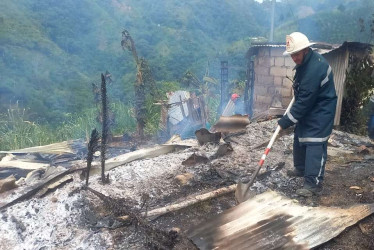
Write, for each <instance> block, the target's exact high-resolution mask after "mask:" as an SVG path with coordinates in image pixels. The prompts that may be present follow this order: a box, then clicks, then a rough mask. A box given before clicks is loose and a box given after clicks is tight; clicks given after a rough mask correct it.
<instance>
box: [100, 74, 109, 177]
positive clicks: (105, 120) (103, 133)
mask: <svg viewBox="0 0 374 250" xmlns="http://www.w3.org/2000/svg"><path fill="white" fill-rule="evenodd" d="M101 104H102V114H103V121H102V130H101V180H102V182H103V183H107V182H108V181H109V180H108V178H107V179H106V178H105V174H104V172H105V156H106V147H107V142H108V133H109V122H108V101H107V94H106V82H105V76H104V74H101Z"/></svg>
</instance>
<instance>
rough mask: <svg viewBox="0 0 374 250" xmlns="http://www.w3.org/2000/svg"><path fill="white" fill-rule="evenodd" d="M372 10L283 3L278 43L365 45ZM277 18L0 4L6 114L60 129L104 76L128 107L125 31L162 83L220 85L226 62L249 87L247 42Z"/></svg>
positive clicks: (263, 10)
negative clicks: (297, 36) (20, 113)
mask: <svg viewBox="0 0 374 250" xmlns="http://www.w3.org/2000/svg"><path fill="white" fill-rule="evenodd" d="M372 6H373V4H372V3H371V1H368V0H361V1H354V0H350V1H349V0H331V1H326V0H318V1H306V0H305V1H296V0H289V1H281V2H277V8H276V18H275V25H276V29H275V31H276V32H275V40H277V41H280V42H282V41H283V40H284V36H285V34H286V33H289V32H291V31H295V30H300V31H302V32H305V33H306V34H310V38H311V39H313V40H320V41H326V42H342V41H345V40H359V41H366V40H368V39H369V38H370V28H369V25H368V22H370V20H371V19H370V18H371V14H372V13H374V10H373V8H372ZM270 10H271V5H270V1H264V2H263V3H262V4H260V3H258V2H256V1H254V0H235V1H227V0H219V1H217V0H205V1H199V0H189V1H172V0H163V1H154V0H111V1H109V0H79V1H77V0H63V1H61V0H60V1H57V0H43V1H40V0H17V1H14V0H2V1H1V2H0V94H1V95H0V108H1V111H0V113H6V109H7V108H9V107H10V106H11V105H15V104H17V103H18V105H21V106H22V107H25V108H28V109H30V114H32V115H31V117H30V119H32V120H38V121H47V122H48V123H52V124H57V123H59V122H61V121H62V120H63V119H64V117H65V116H66V114H69V113H76V112H82V111H83V110H85V109H86V108H87V107H90V106H92V104H93V98H92V92H91V84H92V83H99V82H100V73H103V72H105V71H106V70H108V71H109V72H110V73H111V74H112V79H113V83H112V84H111V85H110V87H109V91H110V98H111V100H119V101H121V102H123V103H131V102H132V100H133V95H134V94H133V87H132V86H133V83H134V81H135V72H136V70H135V65H134V61H133V58H132V56H131V54H130V53H129V52H127V51H123V50H122V48H121V46H120V41H121V32H122V30H123V29H127V30H128V31H129V32H130V34H131V35H132V37H133V39H134V41H135V44H136V48H137V52H138V54H139V56H141V57H144V58H146V59H147V60H148V62H149V65H150V67H151V69H152V72H153V75H154V77H155V79H156V81H158V82H159V84H161V83H162V82H164V81H165V82H171V81H179V79H181V77H182V75H183V73H184V72H186V71H187V70H190V71H192V72H193V73H195V74H196V75H197V76H198V77H199V78H202V77H203V75H204V73H205V72H206V67H207V65H208V62H209V72H210V74H211V76H213V77H217V78H219V63H220V60H222V59H225V60H228V61H229V66H230V71H229V78H230V80H234V79H236V78H241V79H242V80H243V79H244V77H245V75H244V73H243V72H244V71H245V67H246V65H245V64H246V62H245V59H244V55H245V52H246V49H247V48H248V46H249V45H250V37H268V36H269V27H270ZM305 10H308V11H305ZM309 12H310V13H311V14H310V15H308V16H306V17H299V16H298V15H299V14H300V13H309ZM359 17H363V18H364V22H365V24H366V30H364V31H363V32H359V30H360V27H359V25H358V24H357V23H358V19H359Z"/></svg>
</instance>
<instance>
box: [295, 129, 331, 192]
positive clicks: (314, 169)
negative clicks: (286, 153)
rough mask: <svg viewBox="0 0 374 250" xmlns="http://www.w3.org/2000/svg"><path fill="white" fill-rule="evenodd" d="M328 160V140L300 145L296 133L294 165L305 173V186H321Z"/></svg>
mask: <svg viewBox="0 0 374 250" xmlns="http://www.w3.org/2000/svg"><path fill="white" fill-rule="evenodd" d="M326 160H327V142H324V143H321V144H306V145H305V144H304V145H300V143H299V138H298V137H297V135H296V134H295V136H294V142H293V162H294V167H295V168H296V169H297V170H300V171H301V172H303V173H304V186H309V187H316V186H321V185H322V181H323V176H324V174H325V164H326Z"/></svg>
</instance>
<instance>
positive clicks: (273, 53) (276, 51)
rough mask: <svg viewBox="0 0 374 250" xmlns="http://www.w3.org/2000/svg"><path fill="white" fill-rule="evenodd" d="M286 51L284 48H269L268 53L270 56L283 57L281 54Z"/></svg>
mask: <svg viewBox="0 0 374 250" xmlns="http://www.w3.org/2000/svg"><path fill="white" fill-rule="evenodd" d="M285 50H286V47H276V48H271V51H270V56H274V57H275V56H279V57H281V56H283V52H284V51H285Z"/></svg>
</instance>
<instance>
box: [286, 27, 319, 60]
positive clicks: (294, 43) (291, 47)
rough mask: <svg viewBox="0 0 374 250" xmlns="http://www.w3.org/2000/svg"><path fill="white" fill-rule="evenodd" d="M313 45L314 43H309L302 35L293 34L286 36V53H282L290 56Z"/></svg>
mask: <svg viewBox="0 0 374 250" xmlns="http://www.w3.org/2000/svg"><path fill="white" fill-rule="evenodd" d="M313 44H315V43H311V42H309V39H308V38H307V37H306V35H304V34H303V33H300V32H293V33H291V34H290V35H287V36H286V51H285V52H283V55H284V56H287V55H292V54H294V53H296V52H299V51H300V50H302V49H305V48H307V47H309V46H311V45H313Z"/></svg>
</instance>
